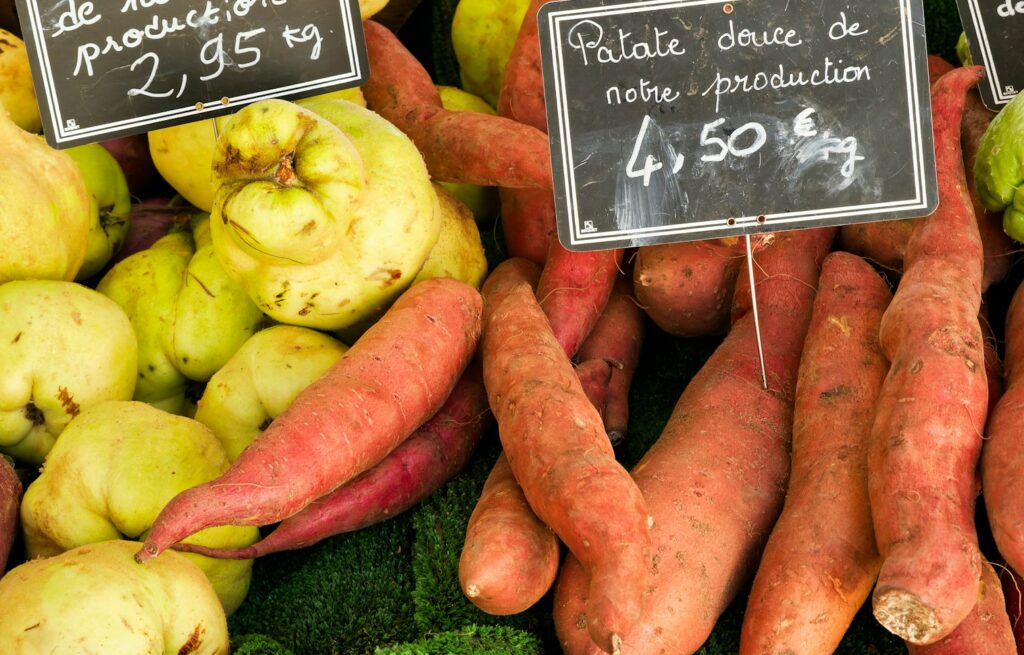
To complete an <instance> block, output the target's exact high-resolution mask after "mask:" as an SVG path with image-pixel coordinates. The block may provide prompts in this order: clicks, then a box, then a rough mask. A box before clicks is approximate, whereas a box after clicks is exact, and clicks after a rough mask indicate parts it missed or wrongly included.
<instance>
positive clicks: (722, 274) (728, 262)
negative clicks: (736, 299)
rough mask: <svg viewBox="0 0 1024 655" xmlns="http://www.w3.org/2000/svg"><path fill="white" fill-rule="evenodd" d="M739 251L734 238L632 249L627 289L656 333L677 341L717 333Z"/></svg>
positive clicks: (725, 316)
mask: <svg viewBox="0 0 1024 655" xmlns="http://www.w3.org/2000/svg"><path fill="white" fill-rule="evenodd" d="M743 261H744V250H743V246H742V241H741V240H740V239H737V238H731V239H711V240H707V241H690V242H684V243H669V244H664V245H657V246H644V247H642V248H639V249H638V250H637V256H636V265H635V267H634V268H633V288H634V289H635V290H636V297H637V300H638V301H639V302H640V306H641V307H643V308H644V311H645V312H647V315H648V316H650V317H651V320H652V321H654V323H655V324H656V325H657V326H658V327H660V328H661V329H662V330H664V331H666V332H668V333H669V334H674V335H676V336H680V337H697V336H703V335H709V334H721V333H724V332H725V331H726V330H728V328H729V308H730V307H731V304H732V294H733V291H734V290H735V289H736V276H738V275H739V272H740V269H741V268H742V266H743Z"/></svg>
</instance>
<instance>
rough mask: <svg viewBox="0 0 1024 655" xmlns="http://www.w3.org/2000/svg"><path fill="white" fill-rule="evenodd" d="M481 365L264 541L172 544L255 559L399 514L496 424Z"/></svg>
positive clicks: (447, 475) (451, 471)
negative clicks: (401, 437) (377, 458)
mask: <svg viewBox="0 0 1024 655" xmlns="http://www.w3.org/2000/svg"><path fill="white" fill-rule="evenodd" d="M490 419H491V412H490V410H489V409H488V407H487V393H486V392H485V391H484V381H483V376H482V372H481V370H480V366H479V364H470V365H469V367H468V368H467V369H466V370H465V372H464V373H463V374H462V378H460V379H459V382H458V383H457V384H456V385H455V388H454V389H452V393H451V395H450V396H448V400H446V401H445V403H444V405H443V406H442V407H441V409H440V410H438V412H437V414H434V416H433V417H431V419H430V420H429V421H427V422H426V423H424V424H423V425H421V426H420V427H419V428H417V429H416V431H415V432H413V433H412V436H410V437H409V438H408V439H406V440H405V441H404V442H402V445H400V446H398V447H397V448H395V449H394V450H393V451H391V453H390V454H388V456H387V457H385V458H384V459H383V460H381V462H380V463H379V464H377V465H376V466H374V467H373V468H371V469H370V470H369V471H367V472H366V473H363V474H362V475H360V476H359V477H357V478H356V479H354V480H352V482H349V483H348V484H346V485H345V486H343V487H341V488H339V489H336V490H335V491H333V492H331V493H329V494H327V495H326V496H324V497H323V498H320V499H319V500H315V501H313V502H312V503H310V504H309V505H306V507H305V508H304V509H303V510H302V511H300V512H299V513H298V514H294V515H292V516H289V517H288V518H286V519H285V520H284V521H282V522H281V524H280V525H278V526H277V527H276V528H274V531H273V532H271V533H270V534H269V535H267V536H266V537H264V538H263V539H262V540H260V541H258V542H256V543H255V544H253V545H251V546H249V547H248V548H239V549H234V550H228V549H215V548H209V547H206V546H199V545H196V544H177V545H176V546H175V547H174V549H175V550H179V551H184V552H189V553H198V554H200V555H205V556H207V557H216V558H221V559H252V558H255V557H262V556H263V555H269V554H270V553H277V552H280V551H282V550H294V549H296V548H305V547H306V546H311V545H313V544H315V543H317V542H318V541H321V540H323V539H326V538H327V537H331V536H334V535H336V534H341V533H343V532H354V531H355V530H361V529H363V528H365V527H368V526H371V525H374V524H377V523H380V522H381V521H386V520H387V519H390V518H392V517H395V516H397V515H399V514H401V513H402V512H404V511H406V510H407V509H409V508H410V507H413V506H414V505H416V504H417V503H419V502H420V501H422V500H423V499H424V498H426V497H427V496H429V495H430V494H432V493H434V492H435V491H437V490H438V489H439V488H440V487H441V485H443V484H444V483H446V482H448V481H449V480H451V479H452V478H453V477H454V476H455V475H457V474H458V473H459V471H461V470H462V469H463V468H464V467H465V466H466V462H468V461H469V457H470V455H472V454H473V450H474V449H475V448H476V445H477V443H478V442H479V441H480V437H481V436H482V435H483V432H484V430H485V429H486V428H487V425H488V424H489V423H490Z"/></svg>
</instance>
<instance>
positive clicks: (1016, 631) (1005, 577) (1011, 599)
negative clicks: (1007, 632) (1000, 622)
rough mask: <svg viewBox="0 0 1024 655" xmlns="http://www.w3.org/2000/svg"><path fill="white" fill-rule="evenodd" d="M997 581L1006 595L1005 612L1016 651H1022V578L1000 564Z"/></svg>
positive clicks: (1023, 619)
mask: <svg viewBox="0 0 1024 655" xmlns="http://www.w3.org/2000/svg"><path fill="white" fill-rule="evenodd" d="M999 581H1000V582H1002V583H1003V595H1004V596H1006V612H1007V614H1009V616H1010V625H1011V626H1012V627H1013V639H1014V641H1015V642H1016V643H1017V653H1018V655H1019V654H1020V653H1024V579H1021V577H1020V576H1019V575H1018V574H1017V572H1016V571H1014V570H1013V569H1011V568H1009V567H1006V566H1002V567H1000V569H999Z"/></svg>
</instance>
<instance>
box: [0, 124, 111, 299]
mask: <svg viewBox="0 0 1024 655" xmlns="http://www.w3.org/2000/svg"><path fill="white" fill-rule="evenodd" d="M0 155H2V156H0V244H2V247H0V284H3V283H4V282H8V281H10V280H27V279H37V280H73V279H75V276H76V275H77V274H78V270H79V269H80V268H81V267H82V262H84V261H85V253H86V244H87V243H88V241H89V233H90V231H91V230H93V229H94V228H95V226H96V223H97V217H96V215H95V213H93V211H92V205H91V201H90V197H89V192H88V191H87V190H86V188H85V181H84V180H83V179H82V173H81V172H80V171H79V170H78V167H77V166H76V165H75V162H74V161H73V160H72V159H71V157H70V156H68V154H67V153H65V152H61V151H60V150H55V149H53V148H51V147H50V146H48V145H47V144H46V141H45V140H43V138H42V137H40V136H36V135H34V134H29V133H28V132H26V131H25V130H23V129H21V128H20V127H18V126H17V125H15V124H14V122H13V121H11V119H10V117H8V116H7V114H6V113H5V112H3V111H0Z"/></svg>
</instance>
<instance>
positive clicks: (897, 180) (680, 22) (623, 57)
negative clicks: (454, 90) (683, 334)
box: [538, 0, 938, 250]
mask: <svg viewBox="0 0 1024 655" xmlns="http://www.w3.org/2000/svg"><path fill="white" fill-rule="evenodd" d="M538 21H539V29H540V38H541V49H542V65H543V73H544V85H545V96H546V101H547V111H548V132H549V135H550V140H551V156H552V169H553V174H554V192H555V203H556V211H557V215H558V229H559V239H560V241H561V242H562V243H563V245H565V247H566V248H569V249H570V250H598V249H607V248H618V247H627V246H635V245H645V244H652V243H665V242H673V241H687V240H697V239H707V238H713V237H724V236H733V235H738V234H749V233H754V232H766V231H777V230H781V229H791V228H801V227H815V226H824V225H841V224H846V223H857V222H866V221H876V220H888V219H896V218H911V217H918V216H925V215H927V214H930V213H931V212H933V211H934V210H935V207H936V206H937V204H938V194H937V187H936V176H935V156H934V151H933V146H932V130H931V109H930V107H931V105H930V98H929V85H928V72H927V60H926V52H927V51H926V47H925V39H924V20H923V8H922V6H921V2H920V0H888V1H885V0H883V1H876V2H872V3H870V4H864V3H860V4H852V3H851V4H846V3H839V4H828V3H826V4H824V5H822V4H821V3H820V2H817V1H815V2H811V1H810V0H758V1H757V2H751V1H750V0H732V1H726V0H634V1H626V2H624V1H622V0H618V1H615V0H572V1H571V2H552V3H549V4H547V5H545V6H544V7H543V8H542V9H541V11H540V14H539V16H538Z"/></svg>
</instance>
